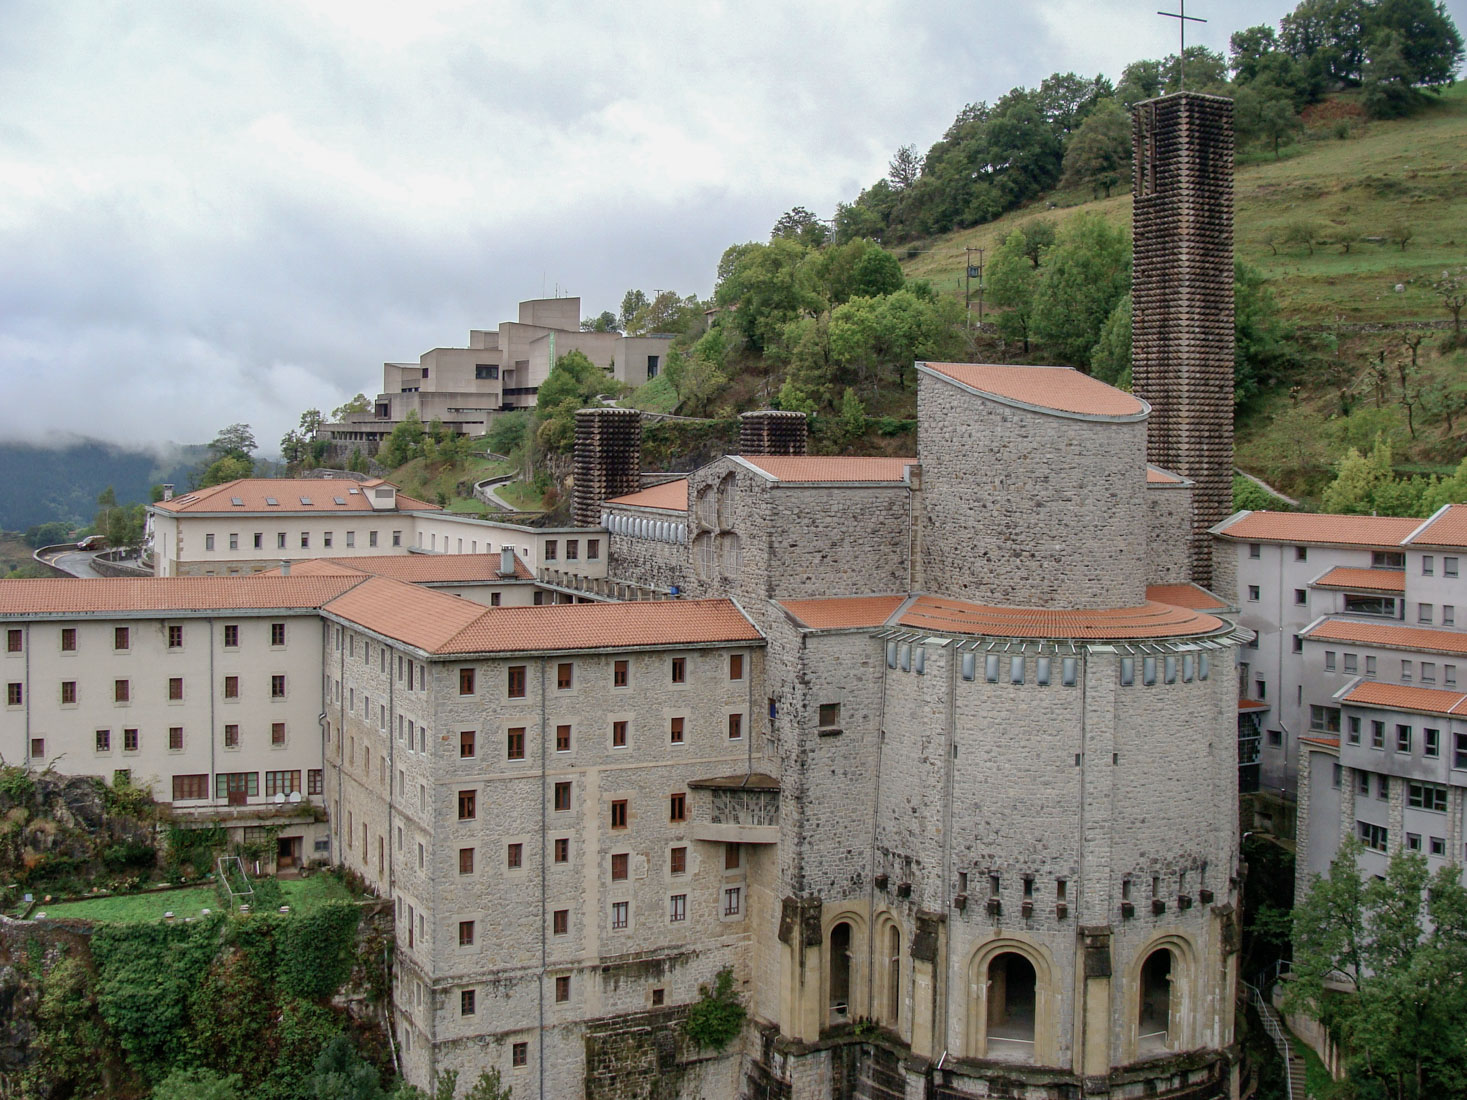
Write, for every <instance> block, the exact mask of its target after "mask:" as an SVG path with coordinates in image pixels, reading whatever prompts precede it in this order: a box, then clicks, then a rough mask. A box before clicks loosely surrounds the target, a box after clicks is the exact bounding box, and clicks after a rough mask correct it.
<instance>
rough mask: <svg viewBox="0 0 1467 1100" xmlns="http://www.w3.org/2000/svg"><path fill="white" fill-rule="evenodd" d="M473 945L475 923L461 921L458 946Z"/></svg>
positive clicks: (459, 923)
mask: <svg viewBox="0 0 1467 1100" xmlns="http://www.w3.org/2000/svg"><path fill="white" fill-rule="evenodd" d="M473 943H474V922H473V921H471V920H461V921H459V922H458V945H459V946H460V947H471V946H473ZM469 1011H470V1012H472V1011H473V1009H472V1008H471V1009H470V1010H469ZM464 1015H468V1013H465V1014H464Z"/></svg>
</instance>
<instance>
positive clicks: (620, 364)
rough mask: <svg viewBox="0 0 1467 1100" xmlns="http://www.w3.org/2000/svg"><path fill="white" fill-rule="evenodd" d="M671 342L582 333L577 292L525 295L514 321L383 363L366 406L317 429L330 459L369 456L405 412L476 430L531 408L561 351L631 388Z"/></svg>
mask: <svg viewBox="0 0 1467 1100" xmlns="http://www.w3.org/2000/svg"><path fill="white" fill-rule="evenodd" d="M671 340H672V337H671V335H666V334H661V335H659V334H651V335H646V336H624V335H622V334H621V333H618V332H583V331H581V300H580V298H536V299H531V300H529V301H524V302H521V303H520V307H519V315H518V320H515V321H504V322H502V323H501V324H500V326H499V328H498V329H474V330H472V331H470V333H469V340H468V347H465V348H434V349H432V350H431V351H426V352H424V353H423V354H422V356H420V357H419V361H418V362H417V363H384V364H383V365H382V392H381V393H379V394H378V395H377V399H376V400H375V401H374V402H373V405H372V409H371V411H370V412H365V413H354V414H352V415H350V416H348V417H347V418H346V419H345V420H344V421H342V422H341V423H339V424H326V425H324V426H323V427H322V428H321V430H320V434H321V436H322V438H325V439H329V440H331V442H332V445H333V449H332V453H333V454H334V455H336V456H337V457H343V456H347V455H350V454H351V452H352V450H354V449H359V450H360V451H361V452H362V454H364V455H372V454H376V452H377V448H378V447H379V446H380V445H381V442H382V440H383V439H385V438H386V437H387V435H388V434H389V433H390V432H391V431H392V429H393V428H394V427H396V426H397V425H398V424H399V423H401V422H402V420H403V418H405V417H406V416H407V415H408V413H409V412H415V413H416V414H417V415H418V418H419V419H420V420H422V422H423V423H424V424H427V423H428V422H430V421H431V420H433V419H435V418H437V419H438V420H441V421H442V422H443V424H444V426H445V427H447V428H449V429H451V430H453V431H456V432H459V433H461V434H464V435H483V434H484V433H485V432H486V431H488V430H489V425H490V423H491V421H492V419H493V416H494V414H495V413H497V412H501V411H504V410H510V409H527V408H533V407H534V405H535V395H536V394H537V393H538V392H539V389H540V385H541V383H543V382H544V381H545V379H546V378H547V377H548V376H549V374H550V369H551V367H553V366H554V365H555V361H556V359H557V358H558V357H559V356H562V355H564V354H565V353H566V352H568V351H580V352H583V353H584V354H585V355H586V357H587V358H588V359H590V360H591V362H593V363H595V364H596V365H597V366H599V367H601V368H602V369H604V370H605V371H606V373H607V376H608V377H610V378H614V379H615V380H616V381H618V382H624V383H626V384H627V385H631V386H639V385H641V384H642V383H643V382H646V381H647V380H648V379H650V378H655V377H657V374H658V373H659V371H660V370H661V368H662V365H663V363H664V362H665V361H666V357H667V349H668V346H669V344H670V343H671Z"/></svg>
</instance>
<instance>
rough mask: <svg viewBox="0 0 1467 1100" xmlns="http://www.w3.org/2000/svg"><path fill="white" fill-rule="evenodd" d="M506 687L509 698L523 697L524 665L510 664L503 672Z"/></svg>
mask: <svg viewBox="0 0 1467 1100" xmlns="http://www.w3.org/2000/svg"><path fill="white" fill-rule="evenodd" d="M505 679H506V688H507V692H508V695H509V697H510V698H511V699H523V698H524V697H525V666H524V665H510V666H509V669H508V670H507V672H506V674H505Z"/></svg>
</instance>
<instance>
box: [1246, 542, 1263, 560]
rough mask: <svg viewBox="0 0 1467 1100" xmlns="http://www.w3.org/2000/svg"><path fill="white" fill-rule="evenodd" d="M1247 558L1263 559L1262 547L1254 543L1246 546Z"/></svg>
mask: <svg viewBox="0 0 1467 1100" xmlns="http://www.w3.org/2000/svg"><path fill="white" fill-rule="evenodd" d="M1248 556H1249V557H1250V558H1261V557H1263V547H1262V546H1261V545H1260V544H1258V543H1256V542H1250V543H1249V544H1248Z"/></svg>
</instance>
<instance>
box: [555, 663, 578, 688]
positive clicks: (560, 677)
mask: <svg viewBox="0 0 1467 1100" xmlns="http://www.w3.org/2000/svg"><path fill="white" fill-rule="evenodd" d="M574 683H575V665H573V664H572V663H571V662H570V661H561V662H560V663H559V664H558V665H556V666H555V689H556V690H557V691H569V690H570V689H571V686H572V685H573V684H574Z"/></svg>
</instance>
